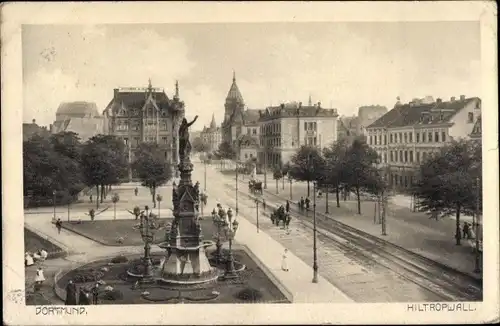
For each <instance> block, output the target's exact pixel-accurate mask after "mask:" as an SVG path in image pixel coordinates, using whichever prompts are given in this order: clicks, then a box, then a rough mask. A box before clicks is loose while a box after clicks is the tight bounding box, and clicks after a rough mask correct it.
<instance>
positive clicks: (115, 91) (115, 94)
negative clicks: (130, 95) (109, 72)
mask: <svg viewBox="0 0 500 326" xmlns="http://www.w3.org/2000/svg"><path fill="white" fill-rule="evenodd" d="M118 92H119V90H118V88H115V89H114V94H113V98H116V97H117V95H118Z"/></svg>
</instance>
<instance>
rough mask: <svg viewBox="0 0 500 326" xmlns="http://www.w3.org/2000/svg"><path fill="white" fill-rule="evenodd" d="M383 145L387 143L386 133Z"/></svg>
mask: <svg viewBox="0 0 500 326" xmlns="http://www.w3.org/2000/svg"><path fill="white" fill-rule="evenodd" d="M384 145H387V135H384Z"/></svg>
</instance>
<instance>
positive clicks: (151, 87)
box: [148, 77, 153, 92]
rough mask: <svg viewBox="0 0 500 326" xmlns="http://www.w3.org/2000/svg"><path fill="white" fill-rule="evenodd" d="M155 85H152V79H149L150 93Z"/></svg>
mask: <svg viewBox="0 0 500 326" xmlns="http://www.w3.org/2000/svg"><path fill="white" fill-rule="evenodd" d="M152 89H153V85H152V84H151V77H150V78H149V79H148V91H149V92H151V90H152Z"/></svg>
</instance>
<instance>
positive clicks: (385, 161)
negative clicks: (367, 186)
mask: <svg viewBox="0 0 500 326" xmlns="http://www.w3.org/2000/svg"><path fill="white" fill-rule="evenodd" d="M384 163H387V153H384Z"/></svg>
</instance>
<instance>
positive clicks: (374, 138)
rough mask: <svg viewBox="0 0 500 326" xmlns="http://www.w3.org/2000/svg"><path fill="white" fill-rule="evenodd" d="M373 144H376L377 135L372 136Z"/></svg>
mask: <svg viewBox="0 0 500 326" xmlns="http://www.w3.org/2000/svg"><path fill="white" fill-rule="evenodd" d="M373 145H377V135H375V136H373Z"/></svg>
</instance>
